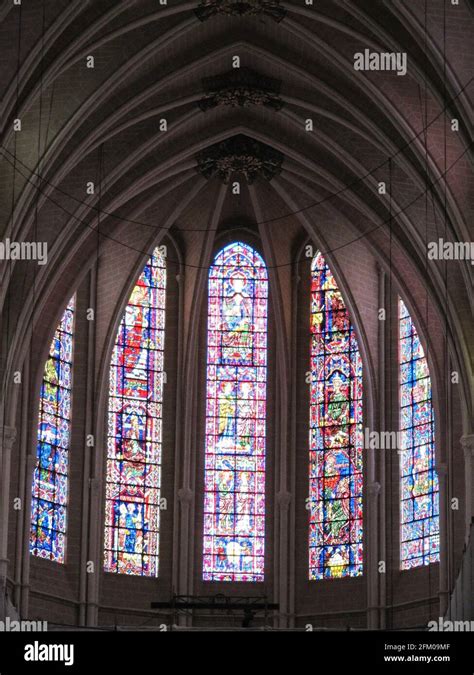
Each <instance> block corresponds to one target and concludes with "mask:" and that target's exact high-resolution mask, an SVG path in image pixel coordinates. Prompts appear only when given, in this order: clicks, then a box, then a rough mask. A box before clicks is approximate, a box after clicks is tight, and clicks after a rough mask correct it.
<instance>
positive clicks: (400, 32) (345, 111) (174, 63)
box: [0, 0, 473, 368]
mask: <svg viewBox="0 0 474 675" xmlns="http://www.w3.org/2000/svg"><path fill="white" fill-rule="evenodd" d="M444 6H445V5H444V3H443V2H441V1H440V0H433V2H430V12H429V17H426V16H425V14H424V3H423V2H419V3H408V2H401V1H394V2H373V0H366V1H364V0H362V1H357V2H334V1H330V2H329V1H327V0H318V2H315V3H314V5H313V6H311V5H306V3H305V2H304V1H303V0H291V1H288V2H279V3H278V2H257V1H250V0H249V2H248V3H242V2H240V3H235V2H221V3H217V2H185V1H173V0H168V2H167V3H166V4H161V3H158V2H156V0H150V1H147V0H141V1H139V2H137V1H135V0H128V1H123V2H116V1H113V2H112V1H108V0H101V2H90V3H85V2H83V0H73V1H71V0H67V1H66V0H53V1H48V2H46V3H45V2H42V1H41V0H36V1H33V2H29V3H27V4H26V3H24V4H23V6H13V5H12V2H11V1H10V0H6V1H4V2H2V3H1V5H0V19H1V35H0V38H1V39H2V44H3V45H6V49H4V52H3V54H2V68H1V71H0V88H1V90H2V92H3V98H2V103H1V114H0V121H1V138H2V141H1V144H2V158H1V175H2V181H1V187H0V201H1V204H2V209H1V228H2V232H3V234H4V236H5V235H6V236H9V237H10V238H11V239H15V240H19V241H20V240H28V239H31V238H34V237H33V234H32V233H35V236H36V235H38V236H39V237H40V238H41V239H42V240H46V241H48V244H49V250H50V260H51V265H48V266H47V267H45V268H44V269H38V268H37V267H36V268H33V266H31V267H30V268H28V269H27V268H25V267H24V266H23V267H21V268H20V266H18V265H14V264H13V265H9V266H5V265H3V266H2V270H1V271H2V282H3V283H2V295H1V300H2V303H7V304H8V311H9V316H10V330H14V329H15V326H16V327H18V326H21V325H22V321H26V319H27V316H28V312H31V311H32V309H33V306H34V297H35V296H34V295H33V296H32V295H31V293H32V291H31V285H32V280H33V277H34V280H35V284H34V289H35V290H34V293H35V294H36V297H38V296H39V295H41V294H42V293H43V294H47V293H48V290H50V289H51V288H53V287H54V284H55V283H57V280H58V278H61V275H63V274H64V270H65V269H66V267H65V266H66V265H68V264H70V263H71V261H74V264H75V265H76V266H77V268H80V267H81V265H82V264H86V262H87V261H88V260H90V257H91V255H92V252H93V251H94V250H95V249H96V246H97V224H98V222H99V224H100V237H99V238H100V239H101V241H102V243H103V242H104V241H105V240H106V239H107V240H109V241H115V242H118V245H120V243H121V242H124V250H128V249H129V248H132V249H133V248H134V246H133V243H131V242H130V233H131V232H136V231H141V232H144V233H145V234H144V235H143V237H144V239H145V240H146V241H148V239H150V240H151V239H152V238H153V236H156V234H157V231H158V230H160V228H161V230H160V231H161V232H163V233H164V232H166V231H170V232H171V233H172V234H173V236H174V237H175V238H176V239H177V240H179V241H180V242H182V243H183V245H184V246H185V247H186V249H187V250H188V251H190V255H189V258H188V262H189V261H190V264H191V265H193V264H194V265H195V266H196V268H198V267H205V266H206V265H208V264H209V256H210V251H211V250H212V245H213V241H214V240H215V236H216V233H217V232H219V231H220V230H225V229H226V228H227V229H228V228H230V227H232V226H233V225H234V224H239V225H240V226H245V227H247V228H248V229H250V230H253V231H255V232H258V233H259V235H260V237H261V238H262V240H263V241H265V240H267V241H268V240H272V247H273V248H272V250H274V254H275V261H276V262H275V265H278V264H279V265H281V266H282V267H284V266H285V265H289V264H290V263H291V262H292V261H291V259H290V260H288V257H289V256H288V253H283V252H279V250H278V246H279V241H280V239H281V237H279V236H277V233H278V230H280V232H281V230H282V229H284V232H285V236H286V237H287V239H289V241H290V244H291V245H290V246H289V247H288V241H287V243H286V245H287V250H292V246H293V243H294V245H295V246H296V244H297V242H298V241H299V240H300V239H301V236H302V232H306V233H307V234H308V235H310V236H311V235H312V234H315V236H317V237H320V239H321V240H324V238H325V219H326V217H327V214H328V213H332V214H336V215H337V218H339V219H340V221H341V223H344V224H345V227H346V229H345V232H344V236H343V237H342V240H341V242H340V246H350V245H351V241H352V240H354V241H355V240H361V239H363V240H364V241H365V242H366V244H367V247H369V248H370V249H371V250H372V251H373V253H374V255H375V256H376V257H377V259H378V260H379V262H380V264H381V265H382V266H387V265H388V264H389V256H390V255H392V254H393V255H399V256H400V257H401V259H405V260H407V261H408V263H409V264H411V265H413V267H414V268H415V269H417V270H418V274H419V275H421V276H422V277H423V283H425V285H426V287H427V289H428V292H429V294H430V296H431V297H432V299H433V300H434V302H435V303H437V304H438V306H439V307H440V308H441V307H443V308H447V312H448V314H449V317H450V319H451V324H450V325H451V326H452V329H451V330H452V333H453V336H454V337H453V342H454V343H455V345H456V346H455V349H456V350H457V351H458V356H459V358H460V360H461V361H462V362H463V363H464V364H465V367H466V368H469V353H468V347H467V346H468V345H469V343H470V342H471V344H472V339H473V336H472V333H470V331H472V321H471V320H470V315H471V312H472V306H471V304H470V303H471V302H472V293H471V291H472V273H471V272H470V270H469V268H468V267H467V266H457V267H455V268H454V267H453V268H452V270H450V281H449V287H448V289H447V290H446V286H445V278H444V274H443V270H442V268H441V267H438V266H436V265H431V266H430V267H429V268H427V266H426V265H425V261H426V241H428V240H432V239H437V238H438V236H439V235H440V233H442V234H443V236H444V237H445V238H446V239H452V240H456V241H469V240H470V239H471V238H472V230H471V232H470V229H469V228H472V225H471V223H472V219H471V215H472V207H473V194H472V189H470V185H472V179H471V176H470V173H469V145H470V135H469V129H470V126H469V118H470V101H469V94H470V93H472V88H471V87H470V80H469V72H468V69H467V68H466V63H465V57H466V52H467V51H468V49H469V45H468V44H463V42H462V40H463V39H464V40H465V41H466V43H467V35H468V34H469V32H468V31H465V32H464V38H463V37H462V33H459V31H457V30H456V26H458V25H462V24H463V23H465V22H470V21H471V12H470V8H469V4H468V3H461V5H459V6H458V7H457V8H456V12H452V11H451V12H449V15H448V16H447V17H446V12H445V11H444V10H443V7H444ZM446 21H447V22H450V23H449V25H448V30H447V31H445V30H444V27H445V23H446ZM459 35H461V38H460V37H459ZM394 36H396V38H395V37H394ZM446 36H447V37H446ZM365 49H369V50H374V51H393V52H406V53H407V54H408V72H407V74H406V76H398V75H397V73H394V72H390V73H389V72H364V73H360V72H357V71H355V69H354V67H353V64H354V54H355V53H357V52H363V51H364V50H365ZM425 49H426V52H425ZM91 56H92V57H93V67H89V66H90V65H91V60H90V58H89V57H91ZM235 57H239V59H240V69H236V68H233V65H235V63H236V61H235ZM18 119H19V120H21V132H15V131H14V124H15V120H18ZM453 119H457V120H458V122H459V130H458V131H456V132H453V131H452V128H451V127H452V120H453ZM236 139H237V141H236ZM239 139H240V140H239ZM242 139H246V140H245V141H244V142H243V141H242ZM229 148H230V150H229ZM236 148H237V149H236ZM226 153H227V154H226ZM234 181H239V183H240V194H238V195H236V194H235V193H233V183H234ZM90 182H93V183H94V192H93V194H88V192H87V184H88V183H90ZM380 182H384V183H385V184H386V189H387V194H386V195H383V194H380V192H379V184H380ZM272 238H273V239H272ZM143 246H145V244H143V243H140V245H138V246H137V247H135V248H136V249H137V250H142V248H143ZM395 274H396V271H395ZM12 288H14V289H15V290H16V292H15V293H12V292H11V291H12ZM19 288H21V289H22V292H21V293H19V292H18V289H19Z"/></svg>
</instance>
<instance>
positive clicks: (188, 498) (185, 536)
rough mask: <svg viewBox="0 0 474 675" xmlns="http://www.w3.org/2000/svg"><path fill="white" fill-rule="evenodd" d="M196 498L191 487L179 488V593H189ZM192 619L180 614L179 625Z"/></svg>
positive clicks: (188, 623)
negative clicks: (191, 519)
mask: <svg viewBox="0 0 474 675" xmlns="http://www.w3.org/2000/svg"><path fill="white" fill-rule="evenodd" d="M193 499H194V492H193V491H192V490H191V488H189V487H182V488H180V489H179V490H178V501H179V506H180V510H179V518H180V525H181V537H180V543H181V547H180V548H181V550H180V552H179V591H178V592H179V593H180V594H183V592H184V593H185V594H187V593H188V592H189V590H188V589H189V552H190V551H189V547H190V546H192V543H191V541H190V532H191V530H190V518H191V516H190V511H191V506H192V503H193ZM190 621H191V619H188V617H187V616H182V615H180V616H179V617H178V623H179V625H184V626H187V625H191V624H190Z"/></svg>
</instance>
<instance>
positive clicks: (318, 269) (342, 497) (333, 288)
mask: <svg viewBox="0 0 474 675" xmlns="http://www.w3.org/2000/svg"><path fill="white" fill-rule="evenodd" d="M310 358H311V389H310V401H311V402H310V441H309V442H310V465H309V495H310V504H309V507H310V524H309V578H310V579H333V578H339V577H347V576H350V577H355V576H359V575H361V574H362V564H363V555H362V554H363V550H362V488H363V474H362V445H363V434H362V422H363V417H362V403H363V400H362V397H363V384H362V361H361V358H360V354H359V347H358V343H357V338H356V335H355V332H354V328H353V325H352V323H351V320H350V317H349V314H348V311H347V309H346V306H345V304H344V300H343V298H342V295H341V292H340V291H339V289H338V287H337V284H336V281H335V279H334V277H333V275H332V273H331V271H330V269H329V267H328V265H327V264H326V261H325V259H324V257H323V256H322V254H321V253H317V254H316V256H315V257H314V259H313V262H312V266H311V355H310Z"/></svg>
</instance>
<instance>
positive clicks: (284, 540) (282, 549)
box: [276, 491, 291, 628]
mask: <svg viewBox="0 0 474 675" xmlns="http://www.w3.org/2000/svg"><path fill="white" fill-rule="evenodd" d="M276 503H277V504H278V509H279V516H280V537H279V539H280V546H279V560H278V573H279V574H278V598H279V602H280V619H279V626H280V628H287V627H288V616H287V615H288V543H289V542H288V514H289V507H290V503H291V494H290V493H289V492H286V491H281V492H278V493H277V495H276Z"/></svg>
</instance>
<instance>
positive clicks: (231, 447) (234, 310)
mask: <svg viewBox="0 0 474 675" xmlns="http://www.w3.org/2000/svg"><path fill="white" fill-rule="evenodd" d="M267 304H268V277H267V269H266V266H265V263H264V262H263V260H262V258H261V256H260V255H259V254H258V253H257V252H256V251H255V250H254V249H253V248H251V247H250V246H248V245H247V244H244V243H242V242H235V243H233V244H230V245H229V246H226V247H225V248H223V249H222V250H221V251H220V252H219V253H218V254H217V256H216V258H215V260H214V263H213V265H212V266H211V268H210V271H209V293H208V323H207V328H208V333H207V340H208V343H207V398H206V406H207V410H206V448H205V462H206V466H205V498H204V563H203V578H204V580H206V581H250V582H256V581H263V578H264V546H265V539H264V538H265V413H266V382H267Z"/></svg>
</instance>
